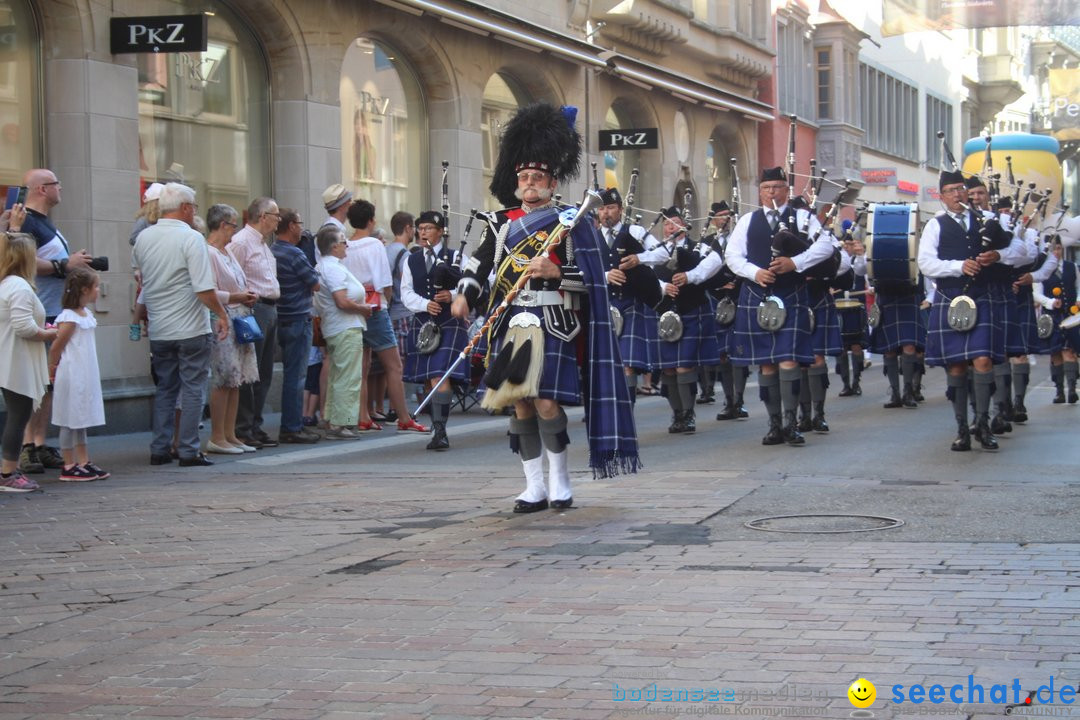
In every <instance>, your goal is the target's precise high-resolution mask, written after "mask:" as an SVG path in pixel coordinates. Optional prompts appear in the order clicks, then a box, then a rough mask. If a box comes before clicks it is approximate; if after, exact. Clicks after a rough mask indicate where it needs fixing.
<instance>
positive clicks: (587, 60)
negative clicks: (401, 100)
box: [378, 0, 774, 121]
mask: <svg viewBox="0 0 1080 720" xmlns="http://www.w3.org/2000/svg"><path fill="white" fill-rule="evenodd" d="M378 2H380V3H382V4H383V5H387V6H389V7H393V8H396V9H398V10H402V11H403V12H407V13H410V14H413V15H430V16H431V17H433V18H436V19H438V20H439V21H440V22H443V23H446V24H447V25H451V26H453V27H457V28H460V29H462V30H466V31H469V32H472V33H476V34H478V35H481V36H484V37H491V38H494V39H497V40H500V41H502V42H505V43H508V44H510V45H514V46H515V47H522V48H525V49H527V50H532V51H534V52H549V53H551V54H552V55H555V56H558V57H562V58H565V59H567V60H570V61H572V62H575V63H578V64H581V65H585V66H587V67H595V68H603V69H605V70H606V71H607V72H609V73H611V74H612V75H613V76H615V77H619V78H621V79H623V80H625V81H627V82H629V83H632V84H634V85H637V86H639V87H643V88H645V89H647V90H648V89H660V90H664V91H666V92H669V93H671V94H672V95H673V96H675V97H677V98H679V99H680V100H682V101H684V102H689V103H694V104H702V105H704V106H705V107H708V108H711V109H713V110H721V111H735V112H738V113H742V114H743V115H745V116H746V117H748V118H750V119H752V120H759V121H765V120H772V119H773V117H774V115H773V109H772V106H770V105H768V104H767V103H763V102H759V101H757V100H754V99H752V98H745V97H742V96H741V95H737V94H735V93H730V92H727V91H725V90H721V89H719V88H716V87H713V86H711V85H708V84H706V83H703V82H701V81H699V80H694V79H693V78H689V77H685V76H683V75H680V74H678V73H675V72H672V71H670V70H668V69H667V68H663V67H660V66H658V65H652V64H650V63H647V62H643V61H641V60H638V59H636V58H632V57H629V56H626V55H620V54H618V53H614V52H611V51H608V50H604V49H603V48H600V47H598V46H596V45H593V44H591V43H587V42H585V41H584V40H581V39H580V38H576V37H574V36H572V35H567V34H566V33H561V32H558V31H557V30H551V29H548V28H545V27H542V26H540V25H534V24H532V23H528V22H525V21H523V20H521V19H519V18H514V17H511V16H509V15H506V14H505V13H501V12H499V11H498V10H493V9H491V8H484V7H481V6H480V5H478V4H476V3H473V2H471V1H470V0H459V1H458V2H456V3H454V4H453V6H451V4H450V3H449V2H445V1H441V0H378Z"/></svg>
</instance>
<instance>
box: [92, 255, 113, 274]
mask: <svg viewBox="0 0 1080 720" xmlns="http://www.w3.org/2000/svg"><path fill="white" fill-rule="evenodd" d="M87 264H88V265H89V266H90V269H91V270H97V271H98V272H108V271H109V258H108V256H106V255H102V256H101V257H96V258H93V259H91V260H90V262H89V263H87Z"/></svg>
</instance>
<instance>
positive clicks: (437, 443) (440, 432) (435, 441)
mask: <svg viewBox="0 0 1080 720" xmlns="http://www.w3.org/2000/svg"><path fill="white" fill-rule="evenodd" d="M427 449H428V450H449V449H450V438H448V437H447V436H446V424H445V423H441V422H438V423H435V431H434V432H433V433H432V434H431V441H430V442H428V444H427Z"/></svg>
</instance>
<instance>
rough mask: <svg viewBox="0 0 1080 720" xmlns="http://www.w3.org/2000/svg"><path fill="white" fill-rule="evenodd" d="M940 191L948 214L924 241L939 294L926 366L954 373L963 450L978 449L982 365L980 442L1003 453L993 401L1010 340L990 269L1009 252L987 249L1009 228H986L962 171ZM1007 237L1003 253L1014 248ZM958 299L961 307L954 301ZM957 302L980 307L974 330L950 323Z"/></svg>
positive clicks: (949, 174)
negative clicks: (993, 425) (997, 310)
mask: <svg viewBox="0 0 1080 720" xmlns="http://www.w3.org/2000/svg"><path fill="white" fill-rule="evenodd" d="M939 190H940V193H941V200H942V203H943V204H944V205H945V210H946V212H944V213H941V214H939V215H937V216H936V217H934V218H933V219H931V220H930V221H929V222H927V223H926V226H925V227H924V228H923V233H922V237H921V238H920V241H919V269H920V270H921V271H922V272H923V274H924V275H926V276H927V277H929V278H933V279H934V280H936V286H937V291H936V293H935V296H934V303H933V307H932V308H931V310H930V325H929V328H928V331H927V338H926V362H927V364H928V365H930V366H931V367H937V366H941V367H945V368H947V373H948V375H947V386H948V391H947V395H948V397H949V399H950V400H951V401H952V405H953V411H954V414H955V416H956V423H957V435H956V439H955V440H954V441H953V443H952V449H953V450H955V451H967V450H970V449H971V432H970V430H969V429H968V416H967V401H968V397H967V395H968V388H967V377H966V374H967V367H968V364H969V363H971V364H972V365H973V367H974V394H975V438H976V439H977V440H978V441H979V443H980V445H981V446H982V448H983V449H984V450H997V449H998V443H997V439H996V438H995V437H994V436H993V434H992V433H991V432H990V416H989V410H990V396H991V394H992V392H993V387H994V371H993V363H994V362H995V361H1000V360H1001V359H1003V358H1004V356H1005V343H1004V337H1003V336H1002V335H1001V334H1000V333H998V332H996V331H995V329H994V327H993V322H994V318H993V311H992V299H991V295H990V289H989V282H988V279H987V276H986V274H985V273H983V270H984V269H985V268H987V267H989V266H991V265H993V264H995V263H997V262H999V261H1001V259H1002V254H1003V252H1007V250H994V249H986V247H987V245H986V243H985V242H984V238H985V239H986V240H987V241H988V242H989V243H991V244H995V245H1002V237H1003V236H1004V235H1005V232H1004V230H1002V229H1001V226H1000V225H998V223H997V221H995V220H986V221H985V227H983V223H980V221H979V219H978V218H976V216H975V213H974V212H973V211H972V210H971V209H970V208H968V207H967V200H968V197H967V189H966V188H965V187H964V176H963V174H962V173H961V172H960V171H959V170H956V171H943V172H942V173H941V176H940V179H939ZM1007 245H1008V238H1007V237H1004V244H1003V245H1002V246H1003V247H1006V248H1007ZM954 300H955V301H956V302H955V303H954ZM950 304H956V305H958V306H960V307H961V308H962V307H963V306H965V305H973V306H974V308H973V311H972V312H971V313H970V314H971V315H972V316H973V317H972V322H971V323H970V325H971V326H970V327H969V328H961V329H955V328H954V325H959V323H950V315H955V314H956V310H953V312H950Z"/></svg>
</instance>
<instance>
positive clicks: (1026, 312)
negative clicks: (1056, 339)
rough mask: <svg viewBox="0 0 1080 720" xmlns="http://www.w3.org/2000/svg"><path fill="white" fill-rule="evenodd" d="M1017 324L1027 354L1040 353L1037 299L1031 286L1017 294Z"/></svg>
mask: <svg viewBox="0 0 1080 720" xmlns="http://www.w3.org/2000/svg"><path fill="white" fill-rule="evenodd" d="M1016 322H1017V324H1018V325H1019V326H1020V337H1021V340H1022V341H1023V343H1024V348H1025V351H1026V352H1027V353H1038V352H1040V349H1039V347H1040V343H1041V341H1040V340H1039V328H1038V326H1036V325H1035V299H1034V297H1033V296H1032V293H1031V286H1030V285H1023V286H1021V287H1020V292H1018V293H1016Z"/></svg>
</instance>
